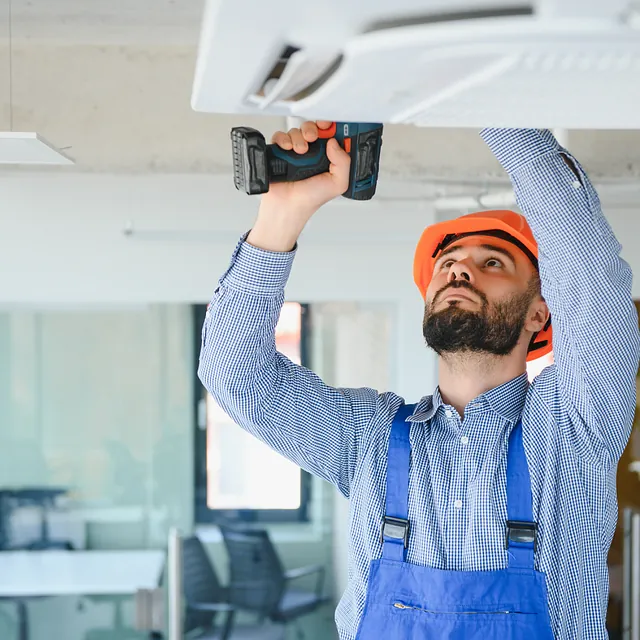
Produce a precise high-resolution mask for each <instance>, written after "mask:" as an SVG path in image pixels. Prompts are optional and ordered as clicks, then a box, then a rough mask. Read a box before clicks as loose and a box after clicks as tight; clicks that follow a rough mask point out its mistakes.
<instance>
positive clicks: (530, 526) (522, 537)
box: [504, 520, 538, 552]
mask: <svg viewBox="0 0 640 640" xmlns="http://www.w3.org/2000/svg"><path fill="white" fill-rule="evenodd" d="M510 542H515V543H519V544H533V550H534V552H535V550H536V545H537V542H538V523H537V522H522V521H520V520H507V533H506V536H505V543H504V548H505V549H508V548H509V543H510Z"/></svg>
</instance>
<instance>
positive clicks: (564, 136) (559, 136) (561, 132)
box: [552, 129, 569, 149]
mask: <svg viewBox="0 0 640 640" xmlns="http://www.w3.org/2000/svg"><path fill="white" fill-rule="evenodd" d="M552 133H553V135H554V137H555V139H556V140H557V141H558V142H559V144H560V146H561V147H563V148H564V149H568V148H569V131H568V130H567V129H553V130H552Z"/></svg>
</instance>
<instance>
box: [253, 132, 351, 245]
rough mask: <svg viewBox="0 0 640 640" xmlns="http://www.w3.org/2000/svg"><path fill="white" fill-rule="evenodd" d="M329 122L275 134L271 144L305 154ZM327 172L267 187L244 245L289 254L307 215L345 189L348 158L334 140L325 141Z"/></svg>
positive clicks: (309, 216) (308, 217) (349, 159)
mask: <svg viewBox="0 0 640 640" xmlns="http://www.w3.org/2000/svg"><path fill="white" fill-rule="evenodd" d="M331 124H332V123H331V122H320V121H319V122H317V123H316V122H304V123H303V124H302V126H301V127H300V129H291V130H289V132H288V133H285V132H284V131H277V132H276V133H274V135H273V137H272V140H271V141H272V142H273V143H274V144H277V145H278V146H279V147H281V148H282V149H285V150H287V151H290V150H292V149H293V150H294V151H295V152H296V153H301V154H302V153H306V152H307V150H308V149H309V143H310V142H314V141H315V140H317V139H318V129H328V128H329V127H330V126H331ZM327 157H328V158H329V162H330V166H329V171H328V172H326V173H323V174H321V175H317V176H313V177H311V178H307V179H306V180H299V181H297V182H277V183H273V184H271V185H269V191H268V192H267V193H265V194H264V195H263V196H262V202H261V203H260V209H259V211H258V218H257V220H256V223H255V225H254V226H253V229H252V230H251V232H250V233H249V236H248V237H247V242H248V243H249V244H252V245H253V246H256V247H258V248H260V249H265V250H267V251H291V249H293V247H294V246H295V243H296V241H297V239H298V236H299V235H300V233H301V232H302V230H303V228H304V226H305V225H306V223H307V222H308V221H309V219H310V218H311V216H312V215H313V214H314V213H315V212H316V211H317V210H318V209H319V208H320V207H321V206H322V205H323V204H325V203H327V202H329V201H330V200H333V199H334V198H336V197H337V196H339V195H342V194H343V193H344V192H345V191H346V190H347V187H348V186H349V168H350V164H351V158H350V157H349V154H348V153H346V152H345V151H344V150H343V149H342V148H341V147H340V145H339V144H338V142H337V140H335V138H331V139H330V140H328V141H327Z"/></svg>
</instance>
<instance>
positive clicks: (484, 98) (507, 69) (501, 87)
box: [192, 0, 640, 129]
mask: <svg viewBox="0 0 640 640" xmlns="http://www.w3.org/2000/svg"><path fill="white" fill-rule="evenodd" d="M637 2H638V0H531V1H530V2H526V0H524V1H523V0H340V1H338V0H323V2H320V3H311V2H300V1H299V0H297V1H296V0H208V4H207V5H206V10H205V15H204V21H203V27H202V33H201V41H200V51H199V57H198V61H197V66H196V74H195V81H194V87H193V95H192V107H193V108H194V109H195V110H196V111H204V112H215V113H247V114H271V115H284V116H300V117H305V118H318V119H327V120H337V121H347V122H349V121H352V122H353V121H355V122H384V123H413V124H416V125H419V126H445V127H446V126H469V127H482V126H512V127H520V126H521V127H549V128H554V127H566V128H604V129H626V128H631V129H640V24H639V22H640V18H639V15H640V5H638V4H637Z"/></svg>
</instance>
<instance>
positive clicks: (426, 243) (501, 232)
mask: <svg viewBox="0 0 640 640" xmlns="http://www.w3.org/2000/svg"><path fill="white" fill-rule="evenodd" d="M469 235H489V236H496V237H499V238H502V239H503V240H506V241H508V242H511V243H512V244H515V245H516V246H517V247H518V248H519V249H520V250H521V251H522V252H523V253H524V254H525V255H526V256H527V257H528V258H529V259H530V260H531V261H532V262H533V264H534V266H535V267H536V269H537V268H538V243H537V242H536V241H535V238H534V237H533V233H532V232H531V228H530V227H529V224H528V223H527V220H526V218H525V217H524V216H522V215H520V214H519V213H516V212H515V211H508V210H496V211H480V212H478V213H469V214H467V215H464V216H460V217H459V218H455V219H454V220H447V221H446V222H440V223H437V224H433V225H431V226H429V227H427V228H426V229H425V230H424V232H423V233H422V236H421V238H420V240H419V242H418V246H417V247H416V253H415V258H414V261H413V279H414V281H415V283H416V285H417V287H418V289H419V290H420V293H421V295H422V298H423V299H426V295H427V287H428V286H429V284H430V283H431V278H432V276H433V267H434V265H435V262H436V260H437V258H438V254H439V253H440V252H441V251H442V250H443V249H444V248H445V247H447V246H448V245H450V244H451V243H452V242H455V241H456V240H459V239H460V238H464V237H466V236H469ZM551 331H552V330H551V321H549V322H547V324H546V326H545V328H544V329H543V330H542V331H539V332H538V333H537V334H536V335H535V336H534V337H533V340H532V341H531V344H530V345H529V354H528V356H527V361H531V360H536V359H537V358H540V357H542V356H545V355H547V354H548V353H550V352H551V350H552V348H553V345H552V343H551Z"/></svg>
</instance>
